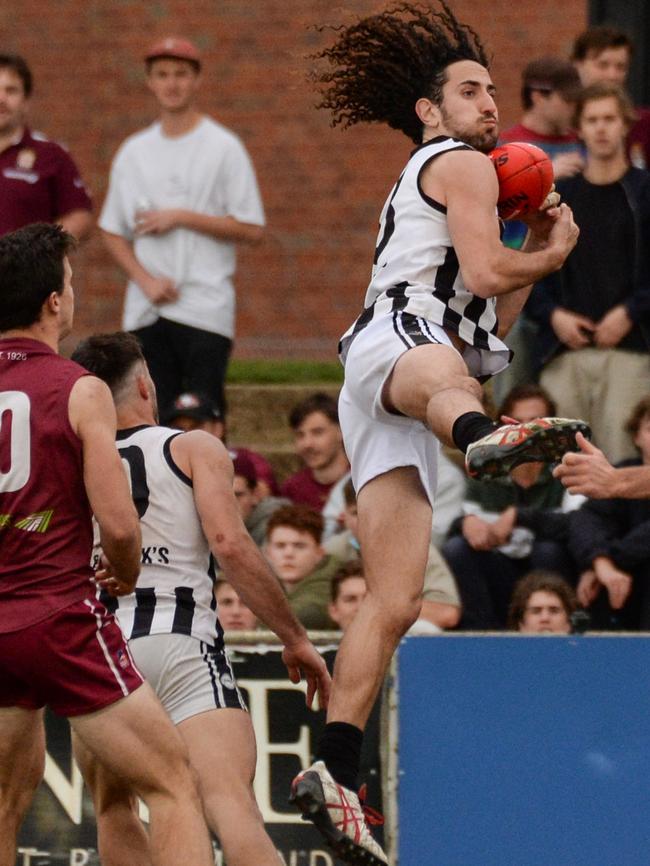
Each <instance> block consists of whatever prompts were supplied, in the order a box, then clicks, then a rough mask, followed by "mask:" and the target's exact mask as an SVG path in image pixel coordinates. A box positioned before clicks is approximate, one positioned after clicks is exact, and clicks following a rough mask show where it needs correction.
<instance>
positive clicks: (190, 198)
mask: <svg viewBox="0 0 650 866" xmlns="http://www.w3.org/2000/svg"><path fill="white" fill-rule="evenodd" d="M167 208H182V209H184V210H190V211H194V212H195V213H202V214H207V215H209V216H231V217H234V218H235V219H236V220H239V221H240V222H245V223H251V224H253V225H264V210H263V207H262V201H261V198H260V193H259V189H258V187H257V181H256V179H255V172H254V169H253V165H252V163H251V161H250V158H249V156H248V154H247V153H246V150H245V149H244V146H243V144H242V143H241V141H240V140H239V139H238V138H237V136H236V135H235V134H234V133H232V132H231V131H230V130H228V129H226V128H225V127H224V126H221V124H219V123H217V122H216V121H214V120H212V119H211V118H209V117H203V118H202V119H201V121H200V122H199V123H198V124H197V126H196V127H195V128H194V129H193V130H191V131H190V132H188V133H186V134H185V135H181V136H175V137H169V136H166V135H163V132H162V128H161V125H160V123H159V122H156V123H154V124H152V125H151V126H149V127H147V129H144V130H142V131H141V132H137V133H136V134H135V135H132V136H130V137H129V138H127V139H126V141H125V142H124V143H123V144H122V146H121V147H120V149H119V150H118V152H117V154H116V156H115V159H114V161H113V165H112V168H111V176H110V183H109V188H108V194H107V196H106V201H105V202H104V207H103V210H102V214H101V217H100V220H99V225H100V227H101V228H102V229H104V231H107V232H110V233H111V234H116V235H120V236H122V237H124V238H126V239H127V240H129V241H132V242H133V250H134V253H135V255H136V258H137V259H138V261H139V262H140V264H141V265H142V266H143V267H144V268H145V269H146V270H147V271H149V273H151V274H152V275H153V276H157V277H169V278H170V279H172V280H173V281H174V283H175V285H176V288H177V289H178V290H179V292H180V297H179V299H178V300H177V301H174V302H173V303H169V304H158V305H156V304H152V303H151V302H150V301H149V299H148V298H147V297H146V295H145V294H144V293H143V291H142V290H141V289H140V288H139V286H138V285H136V283H134V282H133V281H132V280H130V281H129V283H128V285H127V290H126V298H125V303H124V313H123V320H122V326H123V328H124V329H125V330H135V329H136V328H142V327H145V326H146V325H151V324H153V323H154V322H155V321H156V319H157V318H158V317H159V316H161V317H163V318H165V319H170V320H171V321H173V322H180V323H181V324H184V325H190V326H192V327H195V328H201V329H202V330H204V331H211V332H213V333H217V334H222V335H223V336H225V337H228V338H232V337H233V335H234V328H235V290H234V286H233V281H232V278H233V274H234V272H235V263H236V257H235V244H234V243H233V242H232V241H224V240H218V239H217V238H214V237H210V236H208V235H206V234H202V233H200V232H197V231H193V230H191V229H187V228H175V229H172V230H171V231H169V232H166V233H165V234H162V235H143V236H136V235H135V231H134V230H135V223H136V215H137V213H138V211H142V210H162V209H167Z"/></svg>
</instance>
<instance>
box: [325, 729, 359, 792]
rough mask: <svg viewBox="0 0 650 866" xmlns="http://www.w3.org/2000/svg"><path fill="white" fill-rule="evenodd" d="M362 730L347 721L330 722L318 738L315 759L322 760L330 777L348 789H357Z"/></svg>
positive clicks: (355, 790)
mask: <svg viewBox="0 0 650 866" xmlns="http://www.w3.org/2000/svg"><path fill="white" fill-rule="evenodd" d="M362 741H363V731H362V730H361V729H360V728H357V727H355V726H354V725H349V724H348V723H347V722H330V723H329V724H327V725H325V730H324V731H323V735H322V737H321V738H320V742H319V744H318V749H317V751H316V760H317V761H323V762H324V764H325V766H326V767H327V769H328V770H329V771H330V773H331V775H332V778H333V779H334V781H335V782H338V783H339V785H343V787H344V788H348V790H350V791H354V792H355V793H358V791H359V764H360V763H361V743H362Z"/></svg>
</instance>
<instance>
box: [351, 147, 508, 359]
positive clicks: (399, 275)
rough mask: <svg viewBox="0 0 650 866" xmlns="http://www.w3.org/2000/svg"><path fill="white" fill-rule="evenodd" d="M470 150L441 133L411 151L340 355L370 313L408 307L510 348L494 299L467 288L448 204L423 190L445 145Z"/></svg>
mask: <svg viewBox="0 0 650 866" xmlns="http://www.w3.org/2000/svg"><path fill="white" fill-rule="evenodd" d="M451 150H471V148H470V146H469V145H467V144H464V143H463V142H461V141H456V140H455V139H452V138H448V137H446V136H440V137H438V138H434V139H432V140H430V141H427V142H425V143H424V144H422V145H420V147H418V148H416V150H414V151H413V153H412V155H411V158H410V159H409V161H408V163H407V165H406V168H405V169H404V171H403V172H402V174H401V175H400V178H399V180H398V181H397V183H396V184H395V186H394V187H393V189H392V190H391V193H390V195H389V196H388V199H387V200H386V203H385V204H384V207H383V210H382V213H381V217H380V221H379V235H378V237H377V248H376V250H375V258H374V265H373V269H372V278H371V280H370V285H369V286H368V291H367V292H366V297H365V301H364V310H363V312H362V313H361V315H360V316H359V318H358V319H357V320H356V322H354V324H353V325H352V326H351V327H350V328H349V329H348V330H347V331H346V333H345V334H344V335H343V337H342V338H341V344H340V347H339V349H340V353H341V357H342V360H343V362H344V363H345V357H346V355H347V350H348V349H349V347H350V344H351V342H352V340H353V339H354V337H355V336H356V335H357V334H358V333H360V332H361V331H362V330H363V329H364V328H365V327H366V326H367V325H368V324H369V323H370V322H371V321H372V320H373V319H374V318H376V317H379V316H385V315H392V314H395V313H399V312H402V313H406V314H407V315H410V316H415V317H417V318H418V319H424V320H428V321H430V322H434V323H435V324H437V325H440V326H442V327H443V328H445V330H447V331H448V332H453V333H455V334H458V336H459V337H460V338H461V339H462V340H464V341H465V342H466V343H467V344H469V345H470V346H474V347H475V348H476V349H477V350H479V352H480V353H481V354H482V353H483V352H490V353H491V352H498V353H502V352H504V353H507V354H506V355H505V359H504V361H503V365H502V366H506V364H507V360H506V359H507V358H509V355H510V353H509V350H508V348H507V347H506V346H505V344H504V343H503V342H502V341H501V340H500V339H499V338H498V337H497V336H496V333H497V328H498V322H497V316H496V299H495V298H488V299H484V298H479V297H477V296H476V295H473V294H472V293H471V292H469V291H468V290H467V289H466V288H465V286H464V284H463V278H462V275H461V273H460V267H459V264H458V258H457V256H456V252H455V250H454V248H453V246H452V241H451V237H450V235H449V228H448V226H447V209H446V207H444V206H443V205H441V204H440V203H438V202H436V201H434V200H433V199H432V198H430V197H429V196H427V195H426V193H424V192H423V190H422V186H421V183H420V178H421V176H422V172H423V170H424V169H425V167H426V166H427V165H428V164H429V163H430V162H431V161H432V160H433V159H435V158H436V157H438V156H439V155H440V154H442V153H447V152H448V151H451Z"/></svg>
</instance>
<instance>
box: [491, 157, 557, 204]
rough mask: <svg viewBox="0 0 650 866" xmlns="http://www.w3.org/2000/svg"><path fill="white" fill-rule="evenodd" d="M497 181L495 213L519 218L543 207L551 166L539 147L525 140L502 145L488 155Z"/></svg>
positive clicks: (548, 187) (551, 178)
mask: <svg viewBox="0 0 650 866" xmlns="http://www.w3.org/2000/svg"><path fill="white" fill-rule="evenodd" d="M488 156H489V157H490V159H491V160H492V162H493V163H494V167H495V169H496V172H497V177H498V179H499V200H498V202H497V211H498V212H499V216H500V217H501V219H503V220H512V219H520V218H521V217H523V216H526V215H527V214H529V213H533V212H534V211H536V210H539V208H540V207H541V206H542V205H543V204H544V201H545V200H546V196H547V195H548V194H549V192H550V191H551V187H552V186H553V165H552V163H551V160H550V159H549V158H548V156H547V155H546V154H545V153H544V151H543V150H542V149H541V148H540V147H536V146H535V145H534V144H528V142H525V141H513V142H511V143H510V144H503V145H501V147H495V149H494V150H493V151H492V152H491V153H489V154H488Z"/></svg>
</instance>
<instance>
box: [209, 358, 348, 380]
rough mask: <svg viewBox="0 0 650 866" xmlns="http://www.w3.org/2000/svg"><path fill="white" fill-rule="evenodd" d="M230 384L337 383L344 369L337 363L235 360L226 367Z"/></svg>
mask: <svg viewBox="0 0 650 866" xmlns="http://www.w3.org/2000/svg"><path fill="white" fill-rule="evenodd" d="M226 382H227V384H229V385H303V384H323V383H332V384H340V383H341V382H343V367H342V366H341V365H340V364H339V363H338V362H337V361H264V360H251V361H247V360H242V359H237V358H236V359H234V360H232V361H231V362H230V364H229V365H228V376H227V380H226Z"/></svg>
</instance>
